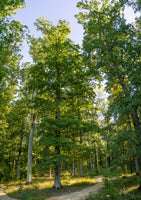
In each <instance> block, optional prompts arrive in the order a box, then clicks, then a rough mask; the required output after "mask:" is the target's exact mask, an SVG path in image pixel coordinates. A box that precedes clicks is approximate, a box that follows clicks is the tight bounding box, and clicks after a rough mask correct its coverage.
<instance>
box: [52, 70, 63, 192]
mask: <svg viewBox="0 0 141 200" xmlns="http://www.w3.org/2000/svg"><path fill="white" fill-rule="evenodd" d="M57 74H58V77H59V69H58V70H57ZM56 99H57V104H58V105H57V108H56V117H55V118H56V121H58V120H59V119H60V108H59V103H60V100H61V91H60V87H59V88H57V90H56ZM60 137H61V133H60V130H56V131H55V138H56V139H58V144H56V145H55V155H56V157H57V162H56V163H55V181H54V188H56V189H60V188H62V185H61V177H60V161H59V159H58V156H60V144H59V140H60Z"/></svg>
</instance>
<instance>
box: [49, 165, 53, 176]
mask: <svg viewBox="0 0 141 200" xmlns="http://www.w3.org/2000/svg"><path fill="white" fill-rule="evenodd" d="M51 177H52V174H51V167H50V168H49V178H51Z"/></svg>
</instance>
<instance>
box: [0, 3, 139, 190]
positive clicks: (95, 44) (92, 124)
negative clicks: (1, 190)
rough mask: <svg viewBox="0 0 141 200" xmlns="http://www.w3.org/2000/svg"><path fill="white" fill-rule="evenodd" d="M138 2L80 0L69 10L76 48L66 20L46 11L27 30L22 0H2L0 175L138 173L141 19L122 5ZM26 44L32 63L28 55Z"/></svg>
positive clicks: (58, 178)
mask: <svg viewBox="0 0 141 200" xmlns="http://www.w3.org/2000/svg"><path fill="white" fill-rule="evenodd" d="M126 5H128V6H131V7H132V8H133V9H134V11H135V12H137V11H139V10H140V9H141V4H140V1H139V0H136V1H130V0H112V1H109V0H102V1H100V0H90V1H87V0H81V1H79V2H78V3H77V5H76V6H77V8H79V11H80V12H79V13H76V15H75V17H76V19H77V21H78V23H79V24H81V25H82V27H83V30H84V35H83V42H82V48H81V47H80V46H79V45H78V44H75V42H74V41H72V40H71V39H70V38H69V34H70V33H71V29H70V27H69V23H68V22H67V21H66V20H62V19H60V20H59V21H58V23H57V24H56V25H54V24H53V23H52V22H50V21H48V19H45V18H43V17H42V16H41V17H40V18H38V19H37V20H36V21H35V23H34V26H35V27H36V29H37V31H39V32H40V34H41V36H40V37H35V36H32V35H30V27H27V26H24V25H23V24H21V23H20V22H19V21H16V20H14V18H12V17H13V15H14V14H15V13H16V12H17V11H18V9H19V8H23V9H24V7H25V2H24V0H7V1H3V2H1V3H0V160H1V163H0V179H1V180H10V179H16V178H19V179H20V178H26V180H27V183H31V182H32V175H36V174H39V175H44V174H46V173H49V172H50V171H51V170H53V174H54V187H55V188H56V189H59V188H61V187H62V184H61V173H62V172H64V171H69V172H70V173H71V174H72V175H73V176H76V175H78V174H79V175H80V176H81V177H82V176H84V174H85V173H96V174H100V173H101V172H102V171H103V170H104V169H110V170H115V171H119V172H121V173H122V172H129V171H130V172H131V173H132V172H136V174H137V175H139V170H140V166H141V51H140V49H141V32H140V27H141V23H140V17H138V18H136V20H135V23H134V24H133V23H131V24H130V23H127V22H126V19H125V16H124V9H125V6H126ZM25 41H26V42H27V43H28V46H29V54H30V56H31V57H32V60H33V62H32V63H31V62H28V61H27V62H24V63H23V61H22V58H23V57H24V55H22V51H21V49H22V47H23V43H24V42H25Z"/></svg>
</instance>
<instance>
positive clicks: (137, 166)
mask: <svg viewBox="0 0 141 200" xmlns="http://www.w3.org/2000/svg"><path fill="white" fill-rule="evenodd" d="M135 167H136V175H137V176H139V175H140V171H139V162H138V158H137V156H135Z"/></svg>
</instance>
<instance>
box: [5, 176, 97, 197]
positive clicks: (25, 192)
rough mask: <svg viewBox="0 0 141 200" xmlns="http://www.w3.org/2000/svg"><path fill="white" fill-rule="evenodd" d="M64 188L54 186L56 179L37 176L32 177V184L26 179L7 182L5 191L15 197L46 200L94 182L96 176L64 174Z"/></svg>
mask: <svg viewBox="0 0 141 200" xmlns="http://www.w3.org/2000/svg"><path fill="white" fill-rule="evenodd" d="M61 183H62V185H63V188H61V189H60V190H56V189H54V188H53V184H54V179H53V178H48V177H38V178H37V177H36V178H33V179H32V184H31V185H26V182H25V181H21V182H18V181H15V182H14V181H13V182H10V183H8V184H7V186H6V188H5V192H6V193H7V194H8V195H9V196H10V197H13V198H16V199H22V200H35V199H36V200H44V199H47V198H50V197H52V196H56V195H60V194H62V193H70V192H73V191H77V190H79V189H80V188H81V189H82V188H83V187H86V186H88V185H91V184H94V178H89V177H85V178H80V177H76V178H74V177H71V176H68V177H66V176H64V177H63V178H62V181H61Z"/></svg>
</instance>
